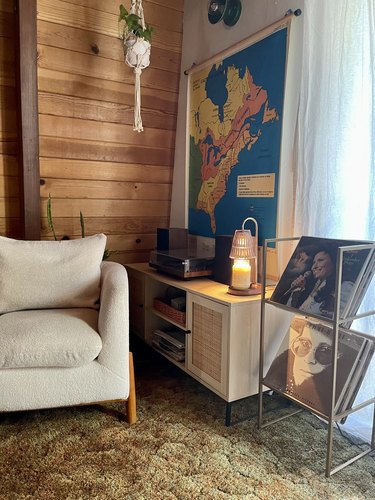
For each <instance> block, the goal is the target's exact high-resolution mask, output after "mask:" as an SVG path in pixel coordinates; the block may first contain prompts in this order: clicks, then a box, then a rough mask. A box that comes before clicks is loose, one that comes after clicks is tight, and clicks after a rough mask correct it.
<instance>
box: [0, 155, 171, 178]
mask: <svg viewBox="0 0 375 500" xmlns="http://www.w3.org/2000/svg"><path fill="white" fill-rule="evenodd" d="M0 171H1V164H0ZM8 172H9V169H8ZM40 172H41V177H42V178H46V177H54V178H56V179H57V178H60V179H88V180H107V181H126V182H149V183H151V184H152V183H166V184H171V183H172V174H173V169H172V167H171V166H161V165H141V164H137V165H134V164H128V163H113V162H110V161H107V162H102V161H87V160H71V159H68V160H67V159H63V158H41V161H40ZM9 175H10V174H9Z"/></svg>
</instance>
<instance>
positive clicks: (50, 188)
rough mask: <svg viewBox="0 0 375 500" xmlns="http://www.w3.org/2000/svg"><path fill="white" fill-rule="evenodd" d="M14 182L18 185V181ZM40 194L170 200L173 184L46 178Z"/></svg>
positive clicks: (58, 196)
mask: <svg viewBox="0 0 375 500" xmlns="http://www.w3.org/2000/svg"><path fill="white" fill-rule="evenodd" d="M9 179H12V178H11V177H10V178H9ZM9 182H10V180H9ZM13 182H14V181H13ZM14 184H15V186H16V185H17V184H16V182H14ZM40 194H41V196H42V197H43V196H44V197H48V194H51V196H52V197H53V198H66V199H71V198H82V199H86V198H93V199H108V200H169V199H170V197H171V186H170V185H169V184H155V183H152V184H151V183H143V182H133V183H132V182H118V181H97V180H90V181H89V180H71V179H46V180H44V181H43V184H42V186H41V189H40ZM0 196H1V184H0Z"/></svg>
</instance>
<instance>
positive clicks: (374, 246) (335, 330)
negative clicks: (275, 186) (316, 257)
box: [258, 238, 375, 477]
mask: <svg viewBox="0 0 375 500" xmlns="http://www.w3.org/2000/svg"><path fill="white" fill-rule="evenodd" d="M299 239H300V238H273V239H266V240H264V246H263V266H262V270H263V272H262V295H261V316H260V343H259V344H260V349H259V396H258V429H262V428H264V427H267V426H269V425H272V424H274V423H276V422H279V421H281V420H283V419H285V418H288V417H290V416H292V415H295V414H296V413H300V412H302V411H303V410H308V411H309V412H311V413H313V414H315V415H317V416H319V417H321V418H323V419H324V420H325V421H326V422H327V450H326V465H325V475H326V477H331V476H332V475H333V474H335V473H336V472H338V471H340V470H341V469H343V468H344V467H346V466H347V465H350V464H352V463H353V462H355V461H357V460H359V459H360V458H362V457H364V456H365V455H368V454H369V453H371V452H372V451H374V450H375V397H373V398H371V399H368V400H366V401H364V402H362V403H360V404H357V405H355V406H353V407H352V408H350V409H348V410H346V411H342V412H340V413H336V412H335V404H334V402H335V401H336V398H335V396H336V394H335V393H336V378H337V358H338V340H339V328H340V330H341V331H342V330H343V331H345V332H346V333H348V334H355V335H357V336H359V337H362V338H364V339H367V340H370V341H372V342H375V336H374V335H369V334H367V333H363V332H358V331H356V330H352V329H350V328H345V327H344V323H348V322H351V321H354V320H355V319H359V318H364V317H367V316H372V315H375V309H374V310H371V311H367V312H364V313H361V314H356V315H354V316H350V317H346V318H345V319H343V318H340V314H339V311H340V296H341V281H342V280H341V278H342V270H343V255H344V253H345V252H347V251H353V250H367V249H369V250H372V252H375V243H374V242H370V243H368V244H359V245H351V246H349V245H348V246H341V247H338V250H337V265H336V285H335V286H336V288H335V304H334V314H333V319H329V318H322V317H321V316H319V315H315V314H306V313H304V312H303V311H300V310H299V309H296V308H293V307H290V306H287V305H283V304H279V303H276V302H274V301H271V300H270V299H269V298H266V276H267V268H266V265H267V249H268V247H269V245H270V244H274V245H275V246H276V248H278V245H279V244H280V243H284V242H293V241H297V240H299ZM371 279H372V278H370V280H371ZM271 306H273V307H278V308H280V309H284V310H285V311H289V312H291V313H295V314H301V315H304V316H306V317H311V318H316V319H319V322H320V323H322V324H326V325H329V326H330V327H331V328H332V334H333V341H332V347H333V349H332V380H331V381H330V384H331V398H330V401H331V404H330V411H329V415H328V418H327V415H324V414H322V413H321V412H319V411H318V410H317V409H316V408H313V407H312V406H310V405H309V404H307V403H305V402H302V401H299V400H298V399H297V398H295V397H293V396H292V395H290V394H288V393H287V392H282V391H278V390H276V389H275V388H273V387H270V386H269V385H267V382H266V381H265V379H264V355H265V347H264V344H265V319H266V310H267V307H271ZM264 387H268V389H270V390H273V391H274V392H277V393H279V394H281V395H282V396H284V397H285V398H287V399H289V400H291V401H292V402H293V403H295V404H297V405H298V406H299V408H297V409H296V410H294V411H291V412H288V414H286V415H285V414H284V415H282V416H280V417H277V418H275V419H272V420H267V422H264V419H263V390H264ZM371 404H374V412H373V420H372V435H371V443H370V445H369V447H368V449H366V450H365V451H363V452H361V453H359V454H357V455H355V456H354V457H352V458H350V459H349V460H347V461H346V462H344V463H341V464H339V465H338V466H336V467H332V448H333V437H334V436H333V430H334V425H335V423H336V422H339V421H340V420H342V419H343V418H345V417H347V416H348V415H350V414H351V413H354V412H356V411H359V410H361V409H362V408H364V407H366V406H369V405H371Z"/></svg>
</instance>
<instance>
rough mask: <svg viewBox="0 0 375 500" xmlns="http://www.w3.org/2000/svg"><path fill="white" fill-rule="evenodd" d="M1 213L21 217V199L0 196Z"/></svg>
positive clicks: (7, 216) (4, 215)
mask: <svg viewBox="0 0 375 500" xmlns="http://www.w3.org/2000/svg"><path fill="white" fill-rule="evenodd" d="M0 214H1V216H2V217H5V218H12V217H16V218H19V217H20V215H21V209H20V202H19V199H18V198H9V197H8V198H0Z"/></svg>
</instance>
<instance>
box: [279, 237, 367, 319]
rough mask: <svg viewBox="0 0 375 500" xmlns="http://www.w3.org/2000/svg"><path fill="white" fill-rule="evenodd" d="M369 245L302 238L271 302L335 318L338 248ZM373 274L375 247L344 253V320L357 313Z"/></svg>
mask: <svg viewBox="0 0 375 500" xmlns="http://www.w3.org/2000/svg"><path fill="white" fill-rule="evenodd" d="M368 243H369V242H366V241H353V240H335V239H328V238H314V237H310V236H302V237H301V239H300V240H299V242H298V244H297V246H296V248H295V250H294V252H293V254H292V256H291V259H290V261H289V263H288V265H287V266H286V268H285V271H284V272H283V274H282V275H281V278H280V280H279V282H278V283H277V285H276V287H275V289H274V291H273V294H272V296H271V299H270V300H271V301H273V302H277V303H278V304H284V305H287V306H290V307H293V308H294V309H298V310H299V311H301V312H303V313H306V314H314V315H317V316H321V317H325V318H331V319H332V318H333V313H334V305H335V286H336V261H337V250H338V248H339V247H345V246H354V245H361V244H368ZM374 271H375V251H374V249H373V248H370V249H361V250H359V249H354V250H347V251H345V252H344V253H343V264H342V279H341V296H340V317H341V318H343V319H344V318H346V317H350V316H353V315H355V314H356V312H357V310H358V308H359V306H360V303H361V301H362V299H363V296H364V294H365V293H366V290H367V288H368V286H369V284H370V281H371V279H372V277H373V275H374ZM345 326H348V325H345Z"/></svg>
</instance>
